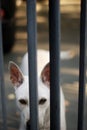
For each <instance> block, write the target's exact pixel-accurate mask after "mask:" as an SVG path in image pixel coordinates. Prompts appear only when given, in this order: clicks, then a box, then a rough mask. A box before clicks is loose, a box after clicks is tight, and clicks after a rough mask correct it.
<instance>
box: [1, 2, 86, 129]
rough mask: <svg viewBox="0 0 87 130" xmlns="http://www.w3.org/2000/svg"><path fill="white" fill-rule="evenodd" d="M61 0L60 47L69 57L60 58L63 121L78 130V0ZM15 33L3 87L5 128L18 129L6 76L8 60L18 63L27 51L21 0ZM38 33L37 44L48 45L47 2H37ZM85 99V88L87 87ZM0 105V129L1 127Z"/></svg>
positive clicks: (17, 117) (46, 46)
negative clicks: (66, 51)
mask: <svg viewBox="0 0 87 130" xmlns="http://www.w3.org/2000/svg"><path fill="white" fill-rule="evenodd" d="M64 2H65V1H63V0H62V2H61V50H69V51H70V52H71V58H70V59H68V60H63V61H61V84H62V88H63V91H64V94H65V99H66V121H67V130H77V116H78V115H77V114H78V113H77V111H78V78H79V30H80V27H79V16H80V6H79V3H80V2H79V0H76V2H75V3H72V0H71V1H70V2H71V3H69V2H68V3H67V4H66V2H65V3H64ZM15 18H16V34H15V39H16V40H15V46H14V47H13V49H12V52H10V53H9V54H7V55H5V57H4V62H5V89H6V101H7V123H8V130H17V129H18V127H19V120H20V117H19V112H18V109H17V108H16V103H15V95H14V89H13V88H12V85H11V83H10V80H9V72H8V62H9V61H10V60H13V61H15V62H16V63H17V64H18V65H20V63H21V59H22V56H23V55H24V53H25V52H26V51H27V33H26V30H27V29H26V28H27V27H26V23H27V20H26V4H25V3H22V4H21V5H20V6H18V7H17V11H16V15H15ZM37 24H38V26H37V37H38V48H43V49H49V45H48V42H49V33H48V6H47V2H46V1H45V2H44V1H43V2H41V3H38V4H37ZM86 100H87V91H86ZM86 106H87V102H85V114H84V117H85V121H84V130H87V123H86V121H87V110H86ZM1 115H2V114H1V107H0V129H1V128H2V119H1V117H2V116H1Z"/></svg>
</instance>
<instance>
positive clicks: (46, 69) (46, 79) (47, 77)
mask: <svg viewBox="0 0 87 130" xmlns="http://www.w3.org/2000/svg"><path fill="white" fill-rule="evenodd" d="M41 79H42V81H43V83H45V84H47V85H48V86H49V85H50V63H48V64H47V65H46V66H45V67H44V69H43V70H42V73H41Z"/></svg>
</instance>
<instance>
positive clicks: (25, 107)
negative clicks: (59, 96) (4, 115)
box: [15, 77, 50, 127]
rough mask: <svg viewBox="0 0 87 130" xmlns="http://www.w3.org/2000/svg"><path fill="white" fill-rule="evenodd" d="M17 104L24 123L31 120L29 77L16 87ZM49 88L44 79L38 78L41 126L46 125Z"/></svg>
mask: <svg viewBox="0 0 87 130" xmlns="http://www.w3.org/2000/svg"><path fill="white" fill-rule="evenodd" d="M15 94H16V100H17V105H18V108H19V109H20V111H21V112H22V114H23V118H24V123H25V124H26V122H27V121H28V120H30V112H29V111H30V101H29V87H28V78H27V77H24V82H23V84H22V85H20V87H18V88H16V89H15ZM49 97H50V96H49V88H48V87H46V86H45V85H44V84H43V83H42V81H41V80H40V79H39V80H38V114H39V115H38V116H39V126H40V127H42V126H43V125H44V118H45V113H46V110H47V108H48V106H49Z"/></svg>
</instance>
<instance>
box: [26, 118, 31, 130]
mask: <svg viewBox="0 0 87 130" xmlns="http://www.w3.org/2000/svg"><path fill="white" fill-rule="evenodd" d="M26 130H30V120H28V121H27V122H26Z"/></svg>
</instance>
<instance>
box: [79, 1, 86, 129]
mask: <svg viewBox="0 0 87 130" xmlns="http://www.w3.org/2000/svg"><path fill="white" fill-rule="evenodd" d="M86 43H87V0H81V16H80V67H79V71H80V72H79V104H78V130H83V123H84V99H85V77H86V66H85V64H86V63H85V62H86V60H85V58H86Z"/></svg>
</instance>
